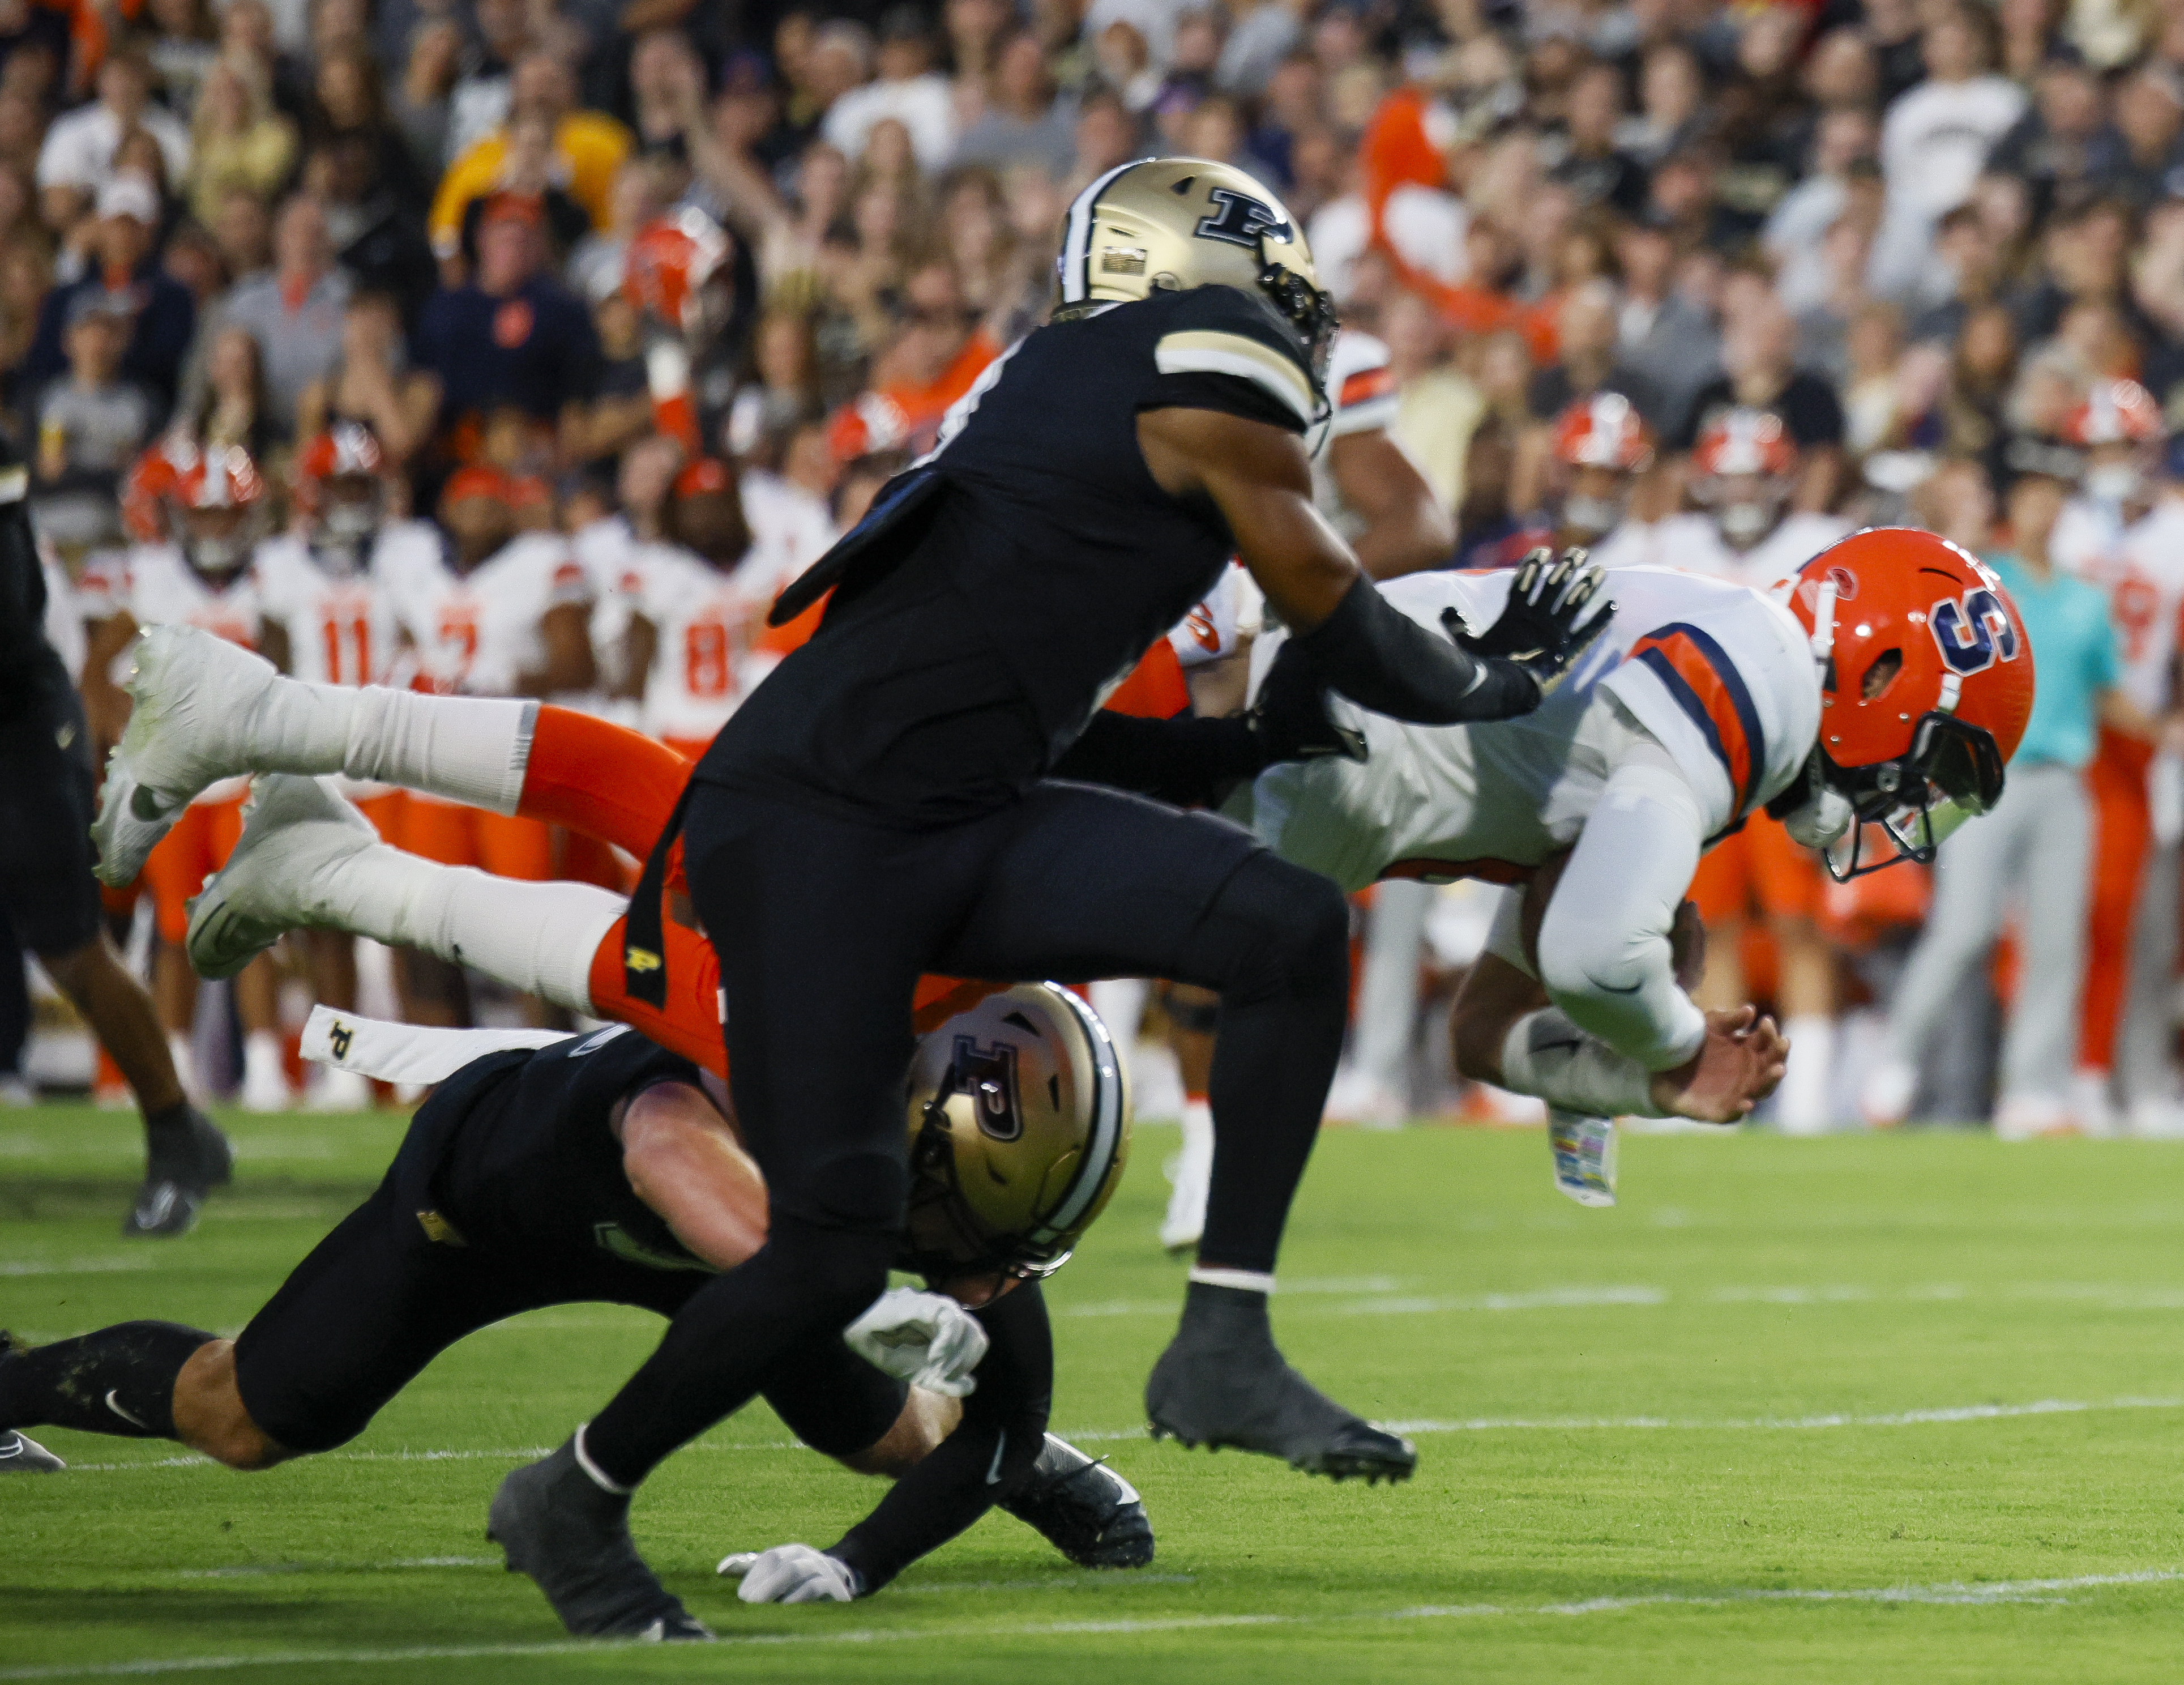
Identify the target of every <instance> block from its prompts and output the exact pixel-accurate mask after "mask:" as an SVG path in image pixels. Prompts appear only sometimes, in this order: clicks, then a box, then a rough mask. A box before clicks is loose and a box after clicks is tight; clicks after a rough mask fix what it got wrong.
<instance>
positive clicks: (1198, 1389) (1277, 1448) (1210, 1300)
mask: <svg viewBox="0 0 2184 1685" xmlns="http://www.w3.org/2000/svg"><path fill="white" fill-rule="evenodd" d="M1145 1415H1146V1418H1147V1419H1148V1420H1150V1421H1151V1424H1152V1435H1153V1437H1154V1438H1156V1439H1162V1438H1170V1439H1179V1440H1181V1441H1182V1442H1184V1445H1186V1446H1192V1447H1195V1446H1199V1445H1203V1446H1205V1447H1206V1448H1208V1449H1209V1450H1216V1451H1217V1450H1219V1449H1220V1448H1222V1447H1223V1446H1224V1445H1226V1446H1231V1447H1234V1448H1235V1449H1237V1450H1240V1451H1256V1452H1258V1453H1260V1454H1262V1456H1268V1457H1279V1458H1281V1459H1283V1460H1284V1461H1285V1462H1287V1463H1288V1464H1289V1465H1290V1467H1292V1468H1295V1469H1301V1470H1304V1472H1305V1473H1307V1474H1308V1475H1325V1476H1329V1478H1330V1479H1333V1480H1338V1481H1342V1480H1349V1479H1351V1478H1352V1477H1353V1476H1358V1477H1362V1478H1363V1479H1364V1480H1365V1481H1368V1482H1369V1483H1375V1484H1377V1483H1378V1482H1379V1481H1384V1480H1388V1481H1401V1480H1408V1479H1409V1478H1410V1477H1411V1475H1412V1472H1413V1471H1414V1470H1416V1469H1417V1467H1418V1451H1417V1449H1416V1448H1414V1447H1413V1446H1412V1444H1411V1442H1410V1441H1409V1440H1407V1439H1405V1438H1403V1437H1401V1435H1399V1434H1393V1433H1390V1432H1388V1431H1385V1429H1382V1428H1377V1427H1375V1426H1373V1424H1372V1423H1370V1422H1368V1421H1366V1420H1362V1418H1360V1417H1358V1416H1356V1415H1353V1414H1351V1413H1350V1412H1349V1411H1348V1410H1346V1409H1343V1408H1342V1406H1341V1405H1340V1404H1338V1403H1335V1402H1334V1400H1333V1399H1331V1398H1328V1397H1327V1396H1326V1395H1325V1394H1324V1393H1323V1392H1320V1391H1319V1389H1318V1387H1316V1386H1313V1385H1312V1383H1311V1382H1310V1381H1307V1380H1306V1379H1305V1378H1304V1377H1303V1376H1302V1375H1299V1374H1298V1373H1297V1372H1296V1371H1295V1370H1293V1369H1291V1368H1290V1366H1289V1364H1286V1363H1284V1361H1283V1360H1282V1354H1281V1353H1280V1352H1279V1350H1278V1349H1277V1348H1276V1347H1275V1345H1274V1336H1273V1331H1272V1330H1271V1329H1270V1328H1269V1327H1268V1324H1267V1296H1266V1295H1265V1294H1264V1293H1254V1292H1248V1291H1247V1290H1245V1289H1243V1288H1240V1287H1217V1286H1212V1285H1211V1284H1210V1283H1207V1282H1204V1281H1194V1282H1192V1283H1191V1284H1190V1297H1188V1299H1187V1300H1186V1301H1185V1302H1184V1312H1183V1325H1182V1326H1181V1327H1180V1328H1178V1330H1177V1331H1176V1336H1175V1338H1174V1339H1173V1340H1172V1341H1170V1342H1168V1348H1167V1350H1166V1351H1165V1352H1162V1353H1161V1357H1160V1361H1159V1362H1158V1363H1156V1364H1154V1365H1153V1372H1152V1378H1151V1380H1149V1381H1146V1382H1145Z"/></svg>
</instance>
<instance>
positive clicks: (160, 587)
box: [77, 544, 259, 802]
mask: <svg viewBox="0 0 2184 1685" xmlns="http://www.w3.org/2000/svg"><path fill="white" fill-rule="evenodd" d="M77 594H78V599H79V600H80V601H81V603H82V604H83V610H84V618H85V619H86V620H103V619H106V618H107V617H109V616H112V615H115V614H121V613H125V614H127V615H128V616H129V617H131V619H133V620H134V621H135V622H136V624H137V625H139V626H195V627H198V628H202V629H203V630H204V631H207V632H209V633H212V634H213V635H214V637H215V638H225V639H227V641H228V642H229V643H231V644H242V647H243V648H244V649H246V650H254V649H256V648H257V647H258V621H259V596H258V586H257V583H256V581H255V580H253V578H252V577H251V570H250V569H248V568H247V567H246V568H243V569H241V570H240V571H238V572H236V573H235V574H233V575H232V576H231V577H229V579H228V580H227V581H226V583H224V584H220V585H215V584H214V583H211V582H210V581H209V580H207V579H206V578H205V577H203V575H202V574H199V573H197V572H192V569H191V567H190V565H189V563H187V561H184V560H183V559H182V552H181V547H180V546H179V545H175V544H131V546H130V547H129V548H128V549H127V550H106V551H103V552H101V553H99V554H98V555H94V556H92V558H91V560H90V561H87V562H86V564H85V566H84V573H83V579H82V581H81V584H80V585H79V586H78V588H77ZM249 784H250V780H249V779H248V778H223V779H222V780H221V781H220V783H218V784H214V785H213V786H212V788H211V789H208V790H206V791H204V793H203V794H202V795H199V796H198V801H199V802H214V801H233V800H235V799H236V798H237V796H239V795H242V793H243V791H244V790H245V789H248V787H249Z"/></svg>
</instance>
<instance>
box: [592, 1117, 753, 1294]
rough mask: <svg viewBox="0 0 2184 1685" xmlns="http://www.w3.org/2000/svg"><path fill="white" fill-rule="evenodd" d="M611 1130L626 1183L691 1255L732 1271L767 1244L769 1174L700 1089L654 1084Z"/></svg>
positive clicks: (716, 1266)
mask: <svg viewBox="0 0 2184 1685" xmlns="http://www.w3.org/2000/svg"><path fill="white" fill-rule="evenodd" d="M615 1133H616V1135H617V1136H618V1137H619V1138H620V1140H621V1165H622V1171H623V1174H626V1175H627V1176H628V1178H629V1185H630V1187H631V1188H632V1190H633V1191H635V1192H636V1194H637V1197H638V1198H639V1199H641V1200H643V1202H645V1203H646V1204H647V1205H649V1206H650V1207H651V1208H653V1210H655V1212H657V1213H659V1214H660V1218H661V1219H662V1220H663V1221H664V1222H666V1225H667V1226H668V1227H669V1228H671V1229H672V1230H674V1231H675V1238H676V1239H677V1240H678V1241H682V1244H683V1246H684V1247H687V1248H688V1250H689V1252H690V1254H691V1256H692V1257H694V1258H702V1259H703V1260H704V1261H705V1262H706V1263H707V1264H711V1265H712V1266H713V1268H715V1269H734V1268H735V1267H736V1265H738V1264H741V1263H742V1262H743V1261H744V1259H745V1258H749V1256H750V1255H751V1254H752V1253H755V1252H756V1251H757V1250H758V1249H759V1248H760V1247H762V1246H764V1245H765V1244H766V1178H765V1177H764V1175H762V1174H760V1171H759V1168H758V1166H757V1165H756V1164H755V1163H753V1162H752V1160H751V1158H750V1155H749V1153H747V1152H744V1149H743V1145H742V1143H741V1142H740V1141H738V1140H737V1139H736V1138H735V1135H734V1133H733V1131H732V1130H730V1129H729V1128H728V1122H727V1119H726V1118H724V1117H722V1116H721V1113H719V1112H718V1111H717V1110H716V1108H714V1105H713V1102H711V1101H710V1100H709V1099H707V1098H706V1097H705V1094H704V1092H703V1091H700V1090H699V1089H696V1088H694V1087H692V1086H691V1085H689V1084H688V1083H683V1082H662V1083H655V1084H654V1085H652V1086H651V1087H649V1088H648V1089H645V1090H644V1091H643V1092H642V1093H640V1094H638V1096H637V1097H636V1098H635V1099H633V1100H632V1101H630V1102H628V1103H627V1106H626V1107H624V1108H622V1110H621V1117H620V1119H618V1120H617V1121H616V1124H615Z"/></svg>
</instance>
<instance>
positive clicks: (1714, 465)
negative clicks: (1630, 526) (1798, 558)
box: [1691, 409, 1797, 549]
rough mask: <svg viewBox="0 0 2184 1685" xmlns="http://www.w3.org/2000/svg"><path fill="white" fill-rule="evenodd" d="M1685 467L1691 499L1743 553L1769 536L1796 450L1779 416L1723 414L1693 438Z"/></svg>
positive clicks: (1787, 496)
mask: <svg viewBox="0 0 2184 1685" xmlns="http://www.w3.org/2000/svg"><path fill="white" fill-rule="evenodd" d="M1691 468H1692V480H1691V496H1692V497H1693V498H1694V499H1697V501H1698V502H1700V503H1702V504H1703V505H1705V506H1706V507H1707V509H1708V511H1710V512H1711V513H1712V514H1713V522H1714V525H1715V526H1716V527H1719V529H1720V532H1721V535H1722V537H1723V538H1724V539H1726V540H1727V541H1728V542H1729V543H1730V544H1733V545H1736V546H1737V547H1738V548H1740V549H1749V548H1750V547H1751V546H1752V545H1754V544H1758V542H1759V541H1760V540H1761V539H1762V538H1765V537H1766V536H1767V534H1768V533H1770V532H1772V531H1774V529H1775V522H1777V521H1778V520H1780V518H1781V514H1782V505H1784V504H1786V503H1787V502H1788V501H1789V500H1790V490H1791V479H1792V477H1793V476H1795V475H1796V473H1797V444H1796V443H1795V442H1794V441H1793V440H1792V439H1791V437H1790V435H1789V432H1788V430H1787V429H1786V428H1785V427H1783V425H1782V418H1781V417H1780V416H1771V415H1769V414H1768V413H1767V411H1765V410H1741V409H1740V410H1724V411H1723V412H1722V413H1721V414H1720V415H1719V416H1716V417H1714V419H1713V421H1709V422H1708V424H1707V427H1706V429H1705V431H1704V432H1702V433H1700V434H1699V438H1698V444H1697V445H1696V446H1695V447H1694V448H1693V449H1692V451H1691Z"/></svg>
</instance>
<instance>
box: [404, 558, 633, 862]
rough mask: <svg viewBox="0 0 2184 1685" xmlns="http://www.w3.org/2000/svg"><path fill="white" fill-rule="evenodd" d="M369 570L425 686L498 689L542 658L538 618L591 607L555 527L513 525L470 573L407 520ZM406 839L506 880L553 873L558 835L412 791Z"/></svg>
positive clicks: (579, 568) (481, 692)
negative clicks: (564, 608) (536, 529)
mask: <svg viewBox="0 0 2184 1685" xmlns="http://www.w3.org/2000/svg"><path fill="white" fill-rule="evenodd" d="M372 567H373V572H375V573H376V575H377V576H378V577H379V579H380V581H381V583H382V587H383V588H384V589H385V590H386V592H387V600H388V602H389V604H390V605H391V606H392V608H393V613H394V617H395V621H396V623H397V625H398V627H399V628H400V632H401V636H402V640H403V644H404V648H405V649H406V650H407V651H408V653H409V659H410V661H412V662H413V663H414V666H415V676H414V677H413V678H412V679H411V680H410V683H412V685H413V686H414V687H415V688H416V689H421V690H432V691H437V692H440V693H443V694H449V695H452V694H462V695H473V696H504V695H510V694H511V693H512V692H513V691H514V690H515V681H516V678H517V676H518V675H519V674H521V673H523V672H536V671H537V670H538V668H539V667H542V666H543V665H544V662H545V650H544V646H543V642H542V639H541V633H540V630H539V628H540V622H542V621H543V620H544V618H545V617H546V613H547V611H549V609H552V608H554V607H556V606H558V605H561V604H564V603H573V604H577V605H583V606H586V607H588V605H590V603H591V602H592V600H593V588H592V582H591V578H590V576H589V575H588V573H587V572H585V569H584V566H583V564H582V562H580V561H578V560H577V557H576V555H575V554H574V553H573V552H572V551H571V550H570V548H569V544H568V541H567V540H566V539H565V538H562V537H561V536H560V534H559V533H518V534H516V536H515V538H511V539H510V540H509V542H508V543H507V544H504V545H502V546H501V548H500V549H499V550H496V551H494V552H493V555H490V556H488V557H487V558H486V560H485V561H482V562H480V563H479V564H478V565H477V566H476V567H474V568H472V569H471V571H470V572H467V573H463V572H458V571H457V570H456V568H455V566H454V561H453V560H452V558H451V557H450V555H449V554H448V548H447V545H446V544H445V541H444V540H443V538H442V536H441V534H440V533H439V531H438V529H437V528H436V527H431V526H428V525H426V523H424V522H401V523H399V524H398V526H396V527H390V528H388V529H387V532H386V533H382V535H381V538H380V542H379V544H378V545H377V547H376V549H375V550H374V552H373V557H372ZM402 845H403V846H404V848H406V849H408V850H409V851H410V852H411V853H412V854H420V855H422V856H425V857H426V859H428V860H437V861H439V862H441V863H443V865H449V866H477V867H482V868H484V869H485V870H486V871H488V872H492V873H498V874H499V876H501V877H504V878H524V879H547V878H550V877H552V876H554V839H553V834H552V832H551V831H550V829H549V828H548V827H546V826H544V825H543V824H540V823H538V822H537V821H535V820H532V819H526V818H522V817H514V818H511V817H505V816H504V815H501V814H497V813H488V812H485V811H484V810H482V809H481V808H475V807H465V806H462V805H461V804H460V803H457V802H451V801H443V800H441V799H438V798H436V797H432V796H427V795H411V796H410V798H409V801H407V802H405V803H404V813H403V837H402Z"/></svg>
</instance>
